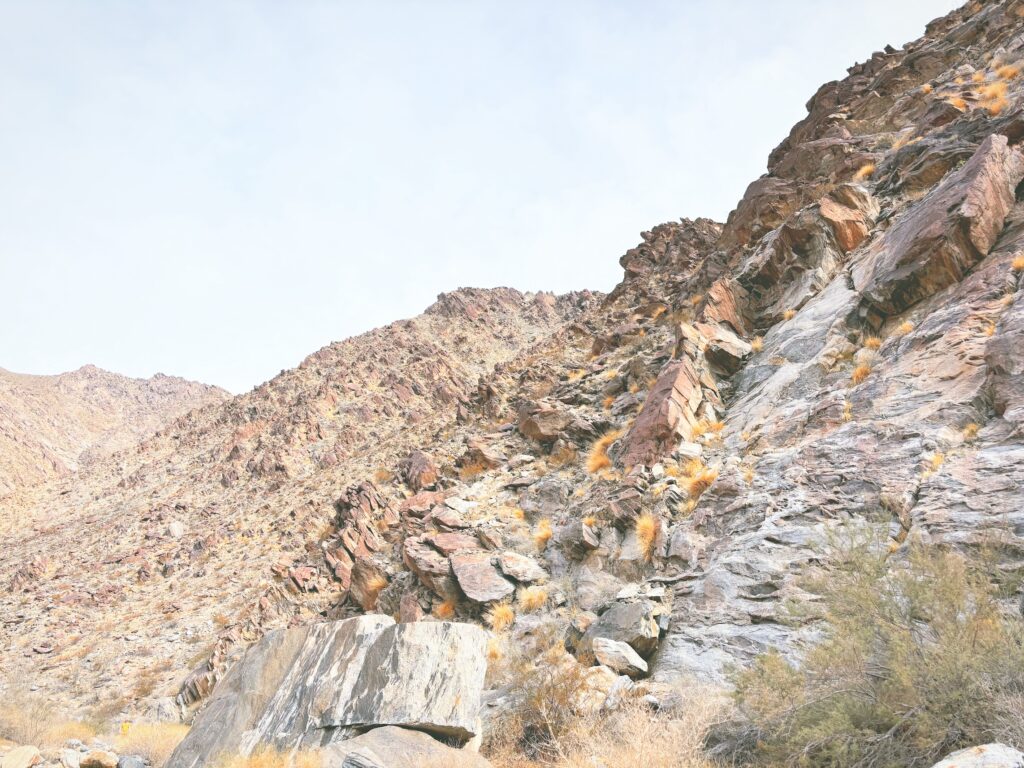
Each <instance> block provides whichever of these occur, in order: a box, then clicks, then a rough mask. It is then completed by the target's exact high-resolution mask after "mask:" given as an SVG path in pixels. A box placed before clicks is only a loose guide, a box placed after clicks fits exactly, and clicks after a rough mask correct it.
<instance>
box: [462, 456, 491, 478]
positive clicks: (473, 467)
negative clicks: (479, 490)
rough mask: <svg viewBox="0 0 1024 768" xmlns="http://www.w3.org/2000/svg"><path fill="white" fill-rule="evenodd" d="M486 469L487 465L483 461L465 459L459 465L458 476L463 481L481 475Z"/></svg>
mask: <svg viewBox="0 0 1024 768" xmlns="http://www.w3.org/2000/svg"><path fill="white" fill-rule="evenodd" d="M486 470H487V465H486V464H485V463H484V462H483V461H480V460H476V461H467V462H466V463H465V464H463V465H462V466H461V467H459V477H460V478H461V479H462V480H463V481H468V480H472V479H473V478H475V477H479V476H480V475H482V474H483V473H484V472H485V471H486Z"/></svg>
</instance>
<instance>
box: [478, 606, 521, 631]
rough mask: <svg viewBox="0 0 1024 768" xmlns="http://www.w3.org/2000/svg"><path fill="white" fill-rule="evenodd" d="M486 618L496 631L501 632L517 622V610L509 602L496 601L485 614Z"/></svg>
mask: <svg viewBox="0 0 1024 768" xmlns="http://www.w3.org/2000/svg"><path fill="white" fill-rule="evenodd" d="M484 620H485V621H486V622H487V626H489V627H490V628H491V629H493V630H494V631H495V632H501V631H503V630H505V629H508V628H509V627H511V626H512V625H513V624H514V623H515V621H516V612H515V611H514V610H512V606H511V605H509V604H508V603H495V604H494V605H492V606H491V607H490V609H489V610H488V611H487V613H485V614H484Z"/></svg>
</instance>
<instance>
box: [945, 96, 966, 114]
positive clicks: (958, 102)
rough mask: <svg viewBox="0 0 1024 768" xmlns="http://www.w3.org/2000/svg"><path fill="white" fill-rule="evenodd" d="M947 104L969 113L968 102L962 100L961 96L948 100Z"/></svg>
mask: <svg viewBox="0 0 1024 768" xmlns="http://www.w3.org/2000/svg"><path fill="white" fill-rule="evenodd" d="M946 103H947V104H950V105H952V106H954V107H956V108H957V109H959V110H960V111H961V112H966V111H967V102H966V101H965V100H964V99H962V98H960V97H959V96H951V97H950V98H948V99H946Z"/></svg>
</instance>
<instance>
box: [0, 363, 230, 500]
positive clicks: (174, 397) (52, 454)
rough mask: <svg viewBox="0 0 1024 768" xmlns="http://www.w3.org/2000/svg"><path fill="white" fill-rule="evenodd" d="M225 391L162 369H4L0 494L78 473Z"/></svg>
mask: <svg viewBox="0 0 1024 768" xmlns="http://www.w3.org/2000/svg"><path fill="white" fill-rule="evenodd" d="M227 398H228V393H227V392H225V391H224V390H222V389H219V388H218V387H210V386H207V385H205V384H199V383H197V382H193V381H186V380H185V379H180V378H178V377H175V376H164V375H163V374H161V373H158V374H157V375H155V376H153V377H152V378H149V379H131V378H128V377H126V376H120V375H118V374H116V373H110V372H109V371H104V370H101V369H100V368H97V367H96V366H93V365H86V366H83V367H81V368H79V369H78V370H77V371H70V372H69V373H62V374H59V375H57V376H29V375H26V374H20V373H12V372H10V371H5V370H3V369H0V496H2V495H5V494H7V493H10V492H11V491H13V490H15V489H21V488H26V487H28V486H31V485H35V484H37V483H41V482H44V481H46V480H50V479H52V478H55V477H61V476H65V475H69V474H71V473H73V472H76V471H77V470H78V469H80V468H81V467H85V466H88V465H89V464H91V463H94V462H96V461H97V460H98V459H100V458H102V457H104V456H107V455H109V454H111V453H114V452H115V451H119V450H121V449H124V448H128V447H130V446H132V445H134V444H135V443H137V442H139V440H141V439H142V438H144V437H147V436H149V435H150V434H152V433H153V432H155V431H156V430H157V428H158V427H160V426H161V425H163V424H164V423H166V422H168V421H171V420H173V419H175V418H177V417H178V416H181V415H182V414H183V413H185V412H186V411H189V410H191V409H193V408H201V407H203V406H204V405H209V404H211V403H221V402H223V401H224V400H226V399H227Z"/></svg>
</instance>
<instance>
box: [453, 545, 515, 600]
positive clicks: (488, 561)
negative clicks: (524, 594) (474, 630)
mask: <svg viewBox="0 0 1024 768" xmlns="http://www.w3.org/2000/svg"><path fill="white" fill-rule="evenodd" d="M493 560H494V556H493V555H491V554H490V553H487V552H458V553H456V554H454V555H452V556H451V557H450V558H449V561H450V562H451V565H452V572H453V573H454V574H455V579H456V581H458V583H459V587H460V588H461V589H462V591H463V592H464V593H465V595H466V597H468V598H469V599H470V600H472V601H473V602H476V603H490V602H493V601H495V600H502V599H504V598H506V597H508V596H509V595H511V594H512V593H513V592H515V585H513V584H512V582H510V581H509V580H508V579H506V578H505V577H504V576H502V575H501V573H499V572H498V569H497V568H495V567H494V563H493Z"/></svg>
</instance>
